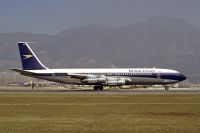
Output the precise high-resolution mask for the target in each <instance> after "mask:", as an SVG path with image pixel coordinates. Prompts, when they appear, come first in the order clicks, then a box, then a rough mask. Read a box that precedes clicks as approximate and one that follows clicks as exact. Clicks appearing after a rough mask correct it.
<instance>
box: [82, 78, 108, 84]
mask: <svg viewBox="0 0 200 133" xmlns="http://www.w3.org/2000/svg"><path fill="white" fill-rule="evenodd" d="M82 82H83V83H88V84H103V83H106V78H87V79H83V80H82Z"/></svg>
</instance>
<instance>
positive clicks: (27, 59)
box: [18, 42, 47, 70]
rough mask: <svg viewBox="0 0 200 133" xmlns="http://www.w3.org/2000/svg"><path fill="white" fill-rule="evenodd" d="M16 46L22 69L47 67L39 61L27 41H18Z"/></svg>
mask: <svg viewBox="0 0 200 133" xmlns="http://www.w3.org/2000/svg"><path fill="white" fill-rule="evenodd" d="M18 47H19V52H20V57H21V62H22V67H23V70H40V69H47V67H45V66H44V65H43V64H42V63H41V62H40V60H39V59H38V58H37V56H36V55H35V54H34V52H33V51H32V50H31V48H30V47H29V46H28V44H27V43H23V42H20V43H18Z"/></svg>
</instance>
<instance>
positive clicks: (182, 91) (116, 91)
mask: <svg viewBox="0 0 200 133" xmlns="http://www.w3.org/2000/svg"><path fill="white" fill-rule="evenodd" d="M0 93H61V94H200V89H198V88H195V89H194V88H192V89H191V88H177V89H176V88H173V89H171V90H164V89H161V88H153V89H146V88H142V89H118V88H117V89H115V88H113V89H106V90H103V91H94V90H93V89H63V88H62V89H59V88H53V89H52V88H35V89H31V88H25V89H24V88H23V87H22V88H0Z"/></svg>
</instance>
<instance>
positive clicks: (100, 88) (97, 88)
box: [93, 85, 103, 91]
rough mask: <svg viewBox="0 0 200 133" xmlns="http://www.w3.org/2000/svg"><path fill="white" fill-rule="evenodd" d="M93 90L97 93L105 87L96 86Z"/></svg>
mask: <svg viewBox="0 0 200 133" xmlns="http://www.w3.org/2000/svg"><path fill="white" fill-rule="evenodd" d="M93 89H94V90H95V91H96V90H103V86H102V85H98V86H97V85H95V86H94V87H93Z"/></svg>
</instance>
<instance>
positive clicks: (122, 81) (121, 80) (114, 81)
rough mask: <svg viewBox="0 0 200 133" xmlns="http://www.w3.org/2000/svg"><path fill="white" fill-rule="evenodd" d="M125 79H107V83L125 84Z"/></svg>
mask: <svg viewBox="0 0 200 133" xmlns="http://www.w3.org/2000/svg"><path fill="white" fill-rule="evenodd" d="M125 84H126V80H125V79H112V80H108V81H107V85H125Z"/></svg>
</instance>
